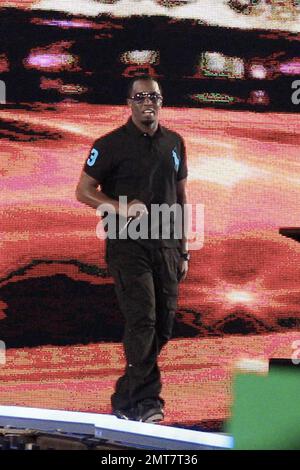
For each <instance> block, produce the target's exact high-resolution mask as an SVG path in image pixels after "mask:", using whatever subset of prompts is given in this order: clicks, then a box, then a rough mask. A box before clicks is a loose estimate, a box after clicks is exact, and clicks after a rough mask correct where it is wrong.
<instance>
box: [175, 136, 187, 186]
mask: <svg viewBox="0 0 300 470" xmlns="http://www.w3.org/2000/svg"><path fill="white" fill-rule="evenodd" d="M187 175H188V168H187V157H186V147H185V143H184V140H183V139H182V138H181V139H180V164H179V168H178V172H177V181H180V180H183V179H184V178H186V177H187Z"/></svg>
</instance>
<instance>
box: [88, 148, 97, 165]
mask: <svg viewBox="0 0 300 470" xmlns="http://www.w3.org/2000/svg"><path fill="white" fill-rule="evenodd" d="M98 155H99V152H98V150H96V149H95V148H93V149H92V151H91V154H90V156H89V158H88V160H87V164H88V166H93V165H94V163H95V161H96V160H97V157H98Z"/></svg>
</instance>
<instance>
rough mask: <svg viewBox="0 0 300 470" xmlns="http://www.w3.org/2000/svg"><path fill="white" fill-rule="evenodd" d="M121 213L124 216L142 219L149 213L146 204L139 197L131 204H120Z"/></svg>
mask: <svg viewBox="0 0 300 470" xmlns="http://www.w3.org/2000/svg"><path fill="white" fill-rule="evenodd" d="M119 214H120V215H121V216H123V217H128V218H129V217H130V218H133V219H140V218H141V217H142V216H143V215H147V214H148V209H147V207H146V206H145V204H144V203H143V202H141V201H139V200H138V199H133V201H131V202H130V203H129V204H127V206H126V205H123V204H119Z"/></svg>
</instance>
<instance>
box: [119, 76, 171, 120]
mask: <svg viewBox="0 0 300 470" xmlns="http://www.w3.org/2000/svg"><path fill="white" fill-rule="evenodd" d="M137 93H158V94H159V95H160V89H159V86H158V83H157V82H155V81H152V80H137V81H135V82H134V84H133V88H132V92H131V96H136V95H137ZM127 103H128V105H129V106H130V108H131V113H132V118H133V120H134V122H135V123H137V124H143V125H144V126H150V125H151V124H153V123H156V122H158V113H159V110H160V108H161V105H162V101H161V100H158V101H157V100H151V99H150V98H149V97H145V99H144V100H142V101H140V102H139V101H135V100H133V99H128V100H127Z"/></svg>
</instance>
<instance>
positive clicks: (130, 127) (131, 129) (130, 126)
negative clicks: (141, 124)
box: [125, 117, 164, 138]
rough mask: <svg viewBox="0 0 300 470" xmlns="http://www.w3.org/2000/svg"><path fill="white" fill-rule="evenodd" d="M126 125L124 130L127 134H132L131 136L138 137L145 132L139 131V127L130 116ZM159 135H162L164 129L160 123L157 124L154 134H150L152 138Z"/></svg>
mask: <svg viewBox="0 0 300 470" xmlns="http://www.w3.org/2000/svg"><path fill="white" fill-rule="evenodd" d="M125 127H126V130H127V132H129V134H131V135H133V136H136V137H140V136H142V135H144V134H145V132H143V131H141V129H139V128H138V127H137V126H136V125H135V124H134V122H133V120H132V118H131V117H130V118H129V119H128V121H127V123H126V125H125ZM160 135H164V129H163V126H161V125H160V124H158V128H157V130H156V132H155V134H153V136H151V137H152V138H154V137H159V136H160Z"/></svg>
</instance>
